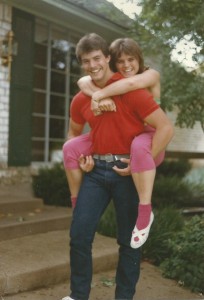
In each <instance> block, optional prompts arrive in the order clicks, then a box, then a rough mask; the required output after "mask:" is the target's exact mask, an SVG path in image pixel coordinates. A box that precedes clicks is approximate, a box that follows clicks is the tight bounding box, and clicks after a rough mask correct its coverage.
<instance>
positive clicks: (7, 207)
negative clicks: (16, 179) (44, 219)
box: [0, 194, 43, 217]
mask: <svg viewBox="0 0 204 300" xmlns="http://www.w3.org/2000/svg"><path fill="white" fill-rule="evenodd" d="M42 207H43V200H42V199H40V198H34V197H31V196H27V197H25V196H14V195H8V194H6V195H0V217H1V215H2V214H16V213H19V212H26V211H31V210H35V209H41V208H42Z"/></svg>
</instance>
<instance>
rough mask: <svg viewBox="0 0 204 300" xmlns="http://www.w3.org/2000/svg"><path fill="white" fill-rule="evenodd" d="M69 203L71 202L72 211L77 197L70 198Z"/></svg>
mask: <svg viewBox="0 0 204 300" xmlns="http://www.w3.org/2000/svg"><path fill="white" fill-rule="evenodd" d="M71 202H72V208H73V209H74V208H75V206H76V202H77V197H73V196H71Z"/></svg>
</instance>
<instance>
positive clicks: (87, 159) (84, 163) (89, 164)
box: [78, 154, 94, 173]
mask: <svg viewBox="0 0 204 300" xmlns="http://www.w3.org/2000/svg"><path fill="white" fill-rule="evenodd" d="M78 161H79V166H80V168H81V169H82V171H84V172H86V173H87V172H91V171H92V169H93V167H94V160H93V157H92V156H91V155H88V156H84V155H83V154H81V156H80V157H79V159H78Z"/></svg>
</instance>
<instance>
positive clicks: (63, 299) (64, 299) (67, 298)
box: [62, 296, 74, 300]
mask: <svg viewBox="0 0 204 300" xmlns="http://www.w3.org/2000/svg"><path fill="white" fill-rule="evenodd" d="M62 300H74V299H72V298H71V297H69V296H67V297H64V298H62Z"/></svg>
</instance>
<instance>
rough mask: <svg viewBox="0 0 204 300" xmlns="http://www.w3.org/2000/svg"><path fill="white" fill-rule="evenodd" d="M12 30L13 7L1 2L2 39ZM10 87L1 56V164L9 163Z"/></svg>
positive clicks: (6, 69) (0, 29)
mask: <svg viewBox="0 0 204 300" xmlns="http://www.w3.org/2000/svg"><path fill="white" fill-rule="evenodd" d="M9 30H11V7H10V6H8V5H6V4H0V41H2V40H3V39H4V38H5V37H6V35H7V33H8V31H9ZM9 88H10V83H9V81H8V67H5V66H2V59H1V58H0V166H6V165H7V159H8V125H9V122H8V120H9Z"/></svg>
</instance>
